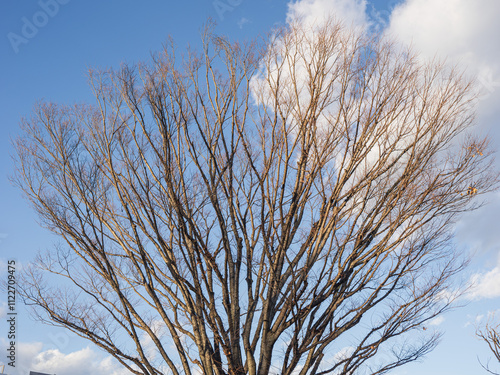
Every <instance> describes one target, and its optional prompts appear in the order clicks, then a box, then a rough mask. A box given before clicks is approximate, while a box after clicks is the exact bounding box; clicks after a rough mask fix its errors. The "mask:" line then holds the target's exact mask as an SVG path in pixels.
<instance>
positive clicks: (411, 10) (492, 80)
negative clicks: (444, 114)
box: [388, 0, 500, 111]
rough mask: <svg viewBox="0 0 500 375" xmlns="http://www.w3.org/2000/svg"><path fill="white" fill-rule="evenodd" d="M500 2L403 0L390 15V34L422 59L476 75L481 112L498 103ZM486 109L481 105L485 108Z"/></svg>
mask: <svg viewBox="0 0 500 375" xmlns="http://www.w3.org/2000/svg"><path fill="white" fill-rule="evenodd" d="M499 14H500V1H497V0H476V1H469V0H440V1H435V0H407V1H405V2H404V3H402V4H400V5H399V6H397V7H396V8H395V9H394V11H393V12H392V14H391V19H390V26H389V29H388V32H389V33H390V34H391V35H392V36H394V37H397V38H398V39H399V40H401V41H403V42H405V43H411V44H412V45H413V46H414V47H415V49H416V50H417V51H418V52H419V53H421V54H422V55H423V56H424V57H427V58H433V57H437V58H440V59H446V60H447V61H449V62H450V63H453V64H462V66H463V67H466V68H467V69H468V72H469V73H470V74H471V75H474V76H477V80H478V84H479V88H480V90H481V98H482V99H483V101H488V103H487V107H489V108H482V110H484V111H487V110H496V109H497V104H496V103H497V100H498V99H499V98H500V64H499V61H500V48H498V47H497V48H495V46H497V45H498V40H497V38H498V35H499V34H500V23H499V22H498V15H499ZM483 105H484V103H483Z"/></svg>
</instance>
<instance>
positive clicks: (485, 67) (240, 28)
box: [0, 0, 500, 375]
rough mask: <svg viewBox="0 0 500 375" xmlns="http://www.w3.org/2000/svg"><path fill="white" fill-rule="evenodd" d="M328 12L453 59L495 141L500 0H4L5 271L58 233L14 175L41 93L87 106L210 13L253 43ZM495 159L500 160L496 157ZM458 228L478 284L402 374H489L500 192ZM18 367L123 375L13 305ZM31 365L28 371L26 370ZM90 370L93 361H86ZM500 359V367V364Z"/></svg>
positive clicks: (1, 254)
mask: <svg viewBox="0 0 500 375" xmlns="http://www.w3.org/2000/svg"><path fill="white" fill-rule="evenodd" d="M329 13H333V14H335V15H336V16H337V17H338V18H339V19H342V20H344V21H345V22H346V23H354V24H366V23H372V24H375V25H378V26H379V27H381V28H384V30H386V31H387V32H389V33H390V34H391V35H392V36H393V37H396V38H399V39H401V40H402V41H403V42H405V43H412V44H413V46H414V48H415V49H416V50H417V51H419V52H420V53H421V54H422V55H423V56H424V57H428V58H433V57H438V58H446V59H447V61H448V62H449V63H453V64H462V65H463V66H464V67H466V68H467V69H468V71H469V73H470V74H473V75H476V76H477V77H478V82H479V87H480V89H481V96H480V97H481V99H480V101H479V103H478V118H477V130H478V132H482V133H488V134H490V136H491V138H492V143H493V145H494V147H496V149H497V150H498V149H500V130H499V128H498V120H497V119H498V118H500V116H499V115H500V109H499V107H500V106H499V105H498V104H499V103H500V47H499V44H498V40H497V37H498V35H500V26H499V23H498V22H497V18H498V17H500V1H498V0H477V1H470V0H439V1H435V0H369V1H368V0H367V1H362V0H302V1H298V2H294V4H293V6H292V7H290V4H289V2H288V1H286V0H256V1H250V0H215V1H214V0H203V1H194V0H188V1H160V0H145V1H142V2H139V1H131V0H120V1H119V0H104V1H102V0H101V1H96V0H87V1H78V0H64V1H63V0H57V1H56V0H41V1H34V0H33V1H32V0H26V1H16V0H3V1H1V2H0V109H1V111H0V113H1V120H0V160H1V162H0V192H1V194H0V269H1V271H0V275H1V276H0V277H2V278H3V279H5V277H6V273H5V269H6V265H5V264H6V262H7V261H8V260H9V259H16V260H17V262H18V264H19V265H21V264H23V263H26V262H29V261H30V259H33V257H34V256H35V255H36V253H37V252H38V251H39V250H43V249H46V248H49V247H50V246H51V244H52V243H53V242H54V241H55V240H56V239H55V238H53V237H51V236H50V235H49V234H47V232H45V231H44V230H43V229H41V228H40V227H39V226H38V224H37V222H36V217H35V215H34V213H33V212H32V211H31V209H30V208H29V207H28V204H27V202H26V201H24V200H23V199H22V197H21V195H20V193H19V192H18V190H17V189H16V188H15V187H13V186H12V185H11V184H10V182H9V181H8V176H9V175H11V174H12V163H11V159H10V158H11V157H10V155H11V154H12V148H11V139H12V138H14V137H15V136H16V134H18V132H19V125H18V124H19V120H20V118H21V117H22V116H28V115H29V113H30V110H31V108H32V106H33V104H34V103H35V102H36V101H37V100H40V99H44V100H47V101H54V102H58V103H68V104H69V103H74V102H83V101H89V102H92V95H91V91H90V89H89V88H88V86H87V78H86V71H87V69H88V68H89V67H118V66H119V64H120V63H122V62H129V63H132V62H137V61H139V60H145V59H148V57H149V55H150V52H152V51H156V50H159V49H161V46H162V43H164V42H165V41H166V39H167V37H168V36H172V37H173V39H174V40H175V42H176V43H177V45H178V47H179V50H180V51H182V50H183V49H184V48H185V47H186V46H188V45H191V46H193V47H196V46H197V45H199V41H200V36H199V35H200V30H201V28H202V27H203V24H204V23H206V21H207V19H208V18H209V17H211V18H213V19H214V20H215V21H216V22H217V24H218V26H217V29H216V31H217V32H218V33H221V34H226V35H229V36H230V37H231V38H233V39H252V38H254V37H256V36H258V35H260V36H265V34H266V33H267V32H268V31H269V30H270V29H271V28H272V27H273V26H276V25H283V24H285V23H286V22H287V17H288V19H289V18H290V17H293V16H297V15H300V16H304V17H309V18H311V19H316V18H317V19H318V20H321V18H322V17H323V16H324V15H325V14H329ZM497 165H498V163H497ZM488 198H489V200H490V205H489V206H487V207H485V208H483V209H481V210H479V211H476V212H474V213H471V214H469V215H467V216H466V217H464V219H463V220H462V221H461V222H460V223H458V225H457V239H458V243H459V245H460V249H461V251H467V252H468V253H469V254H471V256H472V262H471V265H470V267H469V269H468V270H467V273H466V274H464V275H463V278H464V279H465V280H471V279H472V280H475V281H476V282H477V287H476V288H475V289H474V290H473V291H472V292H471V294H470V296H469V297H468V298H467V299H464V300H463V303H464V304H465V306H464V307H462V308H460V309H457V310H454V311H453V312H451V313H448V314H447V315H445V316H444V319H441V320H439V321H436V322H434V323H435V325H436V326H439V328H440V329H442V330H443V331H444V332H445V335H444V338H443V340H442V343H441V345H440V346H439V347H438V348H437V349H436V350H435V351H434V352H433V353H431V354H430V355H429V356H428V357H427V358H426V359H425V360H424V361H423V362H419V363H414V364H411V365H409V366H406V367H403V368H401V369H398V370H396V371H394V373H395V374H399V375H402V374H407V375H415V374H422V373H426V374H428V375H432V374H436V375H437V374H440V375H448V374H450V375H451V374H454V375H469V374H481V373H485V372H484V370H482V369H481V367H480V365H479V363H478V361H477V357H478V356H479V357H480V358H481V359H483V360H486V359H487V358H488V356H489V353H488V351H487V348H486V345H484V344H482V343H480V342H479V341H478V340H477V339H476V338H475V337H474V322H475V321H481V320H482V321H484V320H485V319H486V317H487V315H488V313H489V312H492V311H494V310H496V309H498V308H500V262H499V255H500V245H499V243H500V241H499V240H500V231H499V230H498V229H499V228H498V222H499V221H500V214H499V213H498V212H500V197H499V195H498V194H491V196H490V197H488ZM5 300H6V297H5V296H2V298H1V299H0V317H1V320H0V346H1V347H2V352H1V354H0V361H4V360H5V358H4V355H5V351H4V350H3V348H4V345H5V339H6V333H5V332H6V331H7V325H6V319H5V305H4V304H2V302H5ZM17 309H18V313H19V317H18V340H19V341H18V363H19V365H20V366H21V367H20V368H16V369H12V368H6V372H7V373H9V374H14V375H16V374H27V373H28V371H27V370H29V369H32V370H40V371H48V372H52V373H57V374H59V375H64V374H70V373H71V374H77V375H78V374H86V373H88V371H89V368H90V369H92V370H93V371H94V373H95V374H99V375H100V374H116V375H118V374H122V372H120V371H119V370H118V369H119V367H118V366H116V365H115V364H114V363H113V362H112V361H111V360H110V359H109V358H106V356H105V355H104V354H102V353H100V352H99V351H98V350H97V349H95V348H93V347H88V344H87V342H86V341H83V340H81V339H79V338H77V337H74V336H71V335H69V334H67V333H65V331H63V330H60V329H55V328H53V327H45V326H41V325H40V324H39V323H36V322H35V321H33V320H31V319H30V318H29V314H28V312H27V310H26V308H25V307H23V306H22V305H21V304H20V303H19V304H18V307H17ZM23 366H24V368H23ZM85 366H88V367H85ZM499 367H500V366H499Z"/></svg>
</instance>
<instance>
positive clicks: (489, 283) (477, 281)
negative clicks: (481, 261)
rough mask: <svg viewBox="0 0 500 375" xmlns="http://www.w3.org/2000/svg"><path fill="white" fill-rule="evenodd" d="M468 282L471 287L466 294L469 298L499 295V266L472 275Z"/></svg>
mask: <svg viewBox="0 0 500 375" xmlns="http://www.w3.org/2000/svg"><path fill="white" fill-rule="evenodd" d="M470 282H471V284H472V289H471V291H470V292H469V293H468V295H467V297H468V298H469V299H481V298H496V297H500V266H497V267H495V268H493V269H492V270H490V271H488V272H486V273H476V274H474V275H472V277H471V280H470Z"/></svg>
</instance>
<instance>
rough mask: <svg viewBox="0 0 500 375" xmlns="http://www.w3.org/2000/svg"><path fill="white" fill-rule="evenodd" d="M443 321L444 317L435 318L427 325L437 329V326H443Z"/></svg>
mask: <svg viewBox="0 0 500 375" xmlns="http://www.w3.org/2000/svg"><path fill="white" fill-rule="evenodd" d="M444 321H445V318H444V316H437V317H435V318H434V319H432V320H431V321H429V325H430V326H435V327H437V326H439V325H441V324H443V323H444Z"/></svg>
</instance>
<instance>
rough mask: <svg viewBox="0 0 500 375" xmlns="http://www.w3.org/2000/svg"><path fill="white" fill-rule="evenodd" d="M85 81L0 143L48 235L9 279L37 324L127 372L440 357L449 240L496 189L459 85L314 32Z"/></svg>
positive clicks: (211, 47)
mask: <svg viewBox="0 0 500 375" xmlns="http://www.w3.org/2000/svg"><path fill="white" fill-rule="evenodd" d="M90 86H91V88H92V90H93V93H94V95H95V98H96V103H95V104H92V105H90V104H89V105H87V104H83V105H58V104H53V103H47V102H42V103H40V104H38V105H37V106H36V107H35V109H34V111H33V114H32V115H31V117H29V118H27V119H25V120H23V121H22V127H23V129H24V135H23V136H21V137H20V138H19V139H17V140H16V147H17V156H16V164H17V168H18V173H17V175H16V176H15V177H14V180H15V181H16V183H17V184H18V185H19V186H20V187H21V188H22V189H23V191H24V193H25V194H26V196H27V197H28V198H29V200H30V201H31V204H32V206H33V207H34V209H35V210H36V211H37V213H38V214H39V217H40V218H41V222H42V224H43V225H44V226H45V227H47V228H48V229H49V230H51V231H52V232H54V233H55V234H57V235H58V236H59V237H60V238H61V240H62V242H61V244H59V245H58V246H57V247H56V248H55V249H54V250H53V251H49V252H47V253H45V254H43V255H40V256H39V258H38V259H37V260H36V262H34V264H33V265H32V266H31V267H30V268H29V269H27V270H26V271H25V274H24V279H23V283H22V284H21V287H22V293H23V296H24V298H25V300H26V301H27V302H28V303H30V304H33V305H35V307H36V309H35V311H36V314H37V316H38V318H39V319H41V320H42V321H45V322H47V323H49V324H56V325H59V326H63V327H66V328H67V329H69V330H71V331H73V332H74V333H76V334H78V335H80V336H82V337H84V338H87V339H88V340H90V341H92V342H93V343H95V344H96V345H98V346H99V347H101V348H102V349H104V350H106V351H107V352H108V353H110V354H111V355H113V356H114V357H115V358H116V359H117V360H118V361H120V363H121V364H122V365H123V366H125V367H126V368H128V369H129V370H130V371H131V372H132V373H134V374H151V375H153V374H167V373H173V374H199V373H203V374H210V375H212V374H216V375H222V374H231V375H233V374H234V375H236V374H251V375H256V374H273V373H276V374H278V373H279V374H283V375H285V374H363V373H369V374H381V373H385V372H387V371H389V370H391V369H393V368H395V367H397V366H400V365H403V364H405V363H407V362H410V361H414V360H416V359H419V358H421V357H422V356H423V355H425V354H426V353H428V352H429V351H430V350H432V349H433V348H434V346H435V345H436V343H437V341H438V339H439V336H440V334H439V332H437V331H436V330H434V329H430V328H429V326H428V322H429V321H430V320H431V319H433V318H435V317H436V316H437V315H439V314H441V313H442V312H443V311H445V310H447V309H448V308H449V307H450V303H451V302H452V300H453V298H454V294H453V293H452V292H450V289H449V288H450V286H451V285H453V284H452V283H453V278H452V276H453V275H455V274H456V273H457V272H458V271H459V270H460V269H461V268H462V267H463V263H462V261H461V260H460V259H463V258H462V257H460V256H459V254H457V252H456V250H455V247H454V244H453V223H454V221H455V220H456V218H457V217H458V215H459V214H461V213H462V212H465V211H468V210H472V209H474V208H476V207H478V205H479V204H480V202H478V201H477V198H478V196H480V195H481V194H484V193H487V192H489V191H491V190H492V189H493V188H495V187H496V184H497V182H498V175H497V174H496V173H495V172H493V171H492V168H490V167H491V163H492V156H491V151H490V150H489V149H488V142H487V140H486V139H483V138H480V137H477V136H474V135H473V131H472V128H471V127H472V124H473V120H474V95H473V93H474V85H473V83H472V82H471V81H469V80H467V79H466V78H465V77H464V76H463V75H462V74H460V72H458V71H456V70H455V69H451V68H448V67H447V66H446V65H443V64H438V63H435V62H430V63H429V62H423V61H421V59H420V58H419V57H418V56H417V55H415V54H414V53H413V52H412V51H411V50H410V49H406V48H403V47H401V46H398V45H397V44H395V43H392V42H390V41H388V40H386V39H385V38H382V37H380V36H374V35H372V34H370V33H369V32H366V31H359V30H358V31H354V30H349V29H348V28H345V27H343V26H342V25H340V24H338V23H335V22H329V23H327V24H325V25H324V26H321V27H316V28H306V27H303V26H300V25H292V26H290V27H288V28H286V29H283V30H280V31H277V32H275V33H274V34H273V36H272V38H270V39H269V40H267V41H266V43H264V45H262V44H259V43H253V44H247V45H245V44H242V43H235V42H231V41H230V40H229V39H228V38H225V37H221V36H217V35H214V34H213V33H212V32H211V30H210V29H207V31H206V32H205V33H204V35H203V48H202V50H201V52H196V51H188V52H187V54H185V55H184V56H183V57H178V53H176V49H175V47H174V46H173V45H172V44H168V45H166V46H165V49H164V51H162V52H160V53H157V54H155V55H153V56H152V59H151V61H150V62H148V63H141V64H137V65H124V66H122V67H121V68H120V69H119V70H108V71H93V72H91V73H90ZM47 275H54V277H56V278H55V279H53V278H52V277H48V276H47ZM59 279H60V280H61V281H58V282H57V280H59ZM62 280H66V281H62ZM53 281H56V282H55V283H54V282H53Z"/></svg>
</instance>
